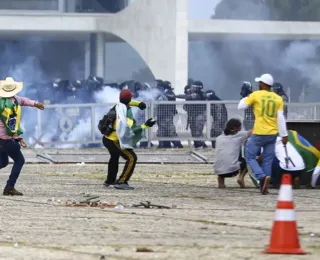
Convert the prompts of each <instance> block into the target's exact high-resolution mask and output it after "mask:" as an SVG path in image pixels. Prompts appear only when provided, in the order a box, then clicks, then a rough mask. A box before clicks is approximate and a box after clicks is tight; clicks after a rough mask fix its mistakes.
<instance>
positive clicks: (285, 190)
mask: <svg viewBox="0 0 320 260" xmlns="http://www.w3.org/2000/svg"><path fill="white" fill-rule="evenodd" d="M278 201H292V187H291V185H288V184H285V185H281V186H280V191H279V198H278Z"/></svg>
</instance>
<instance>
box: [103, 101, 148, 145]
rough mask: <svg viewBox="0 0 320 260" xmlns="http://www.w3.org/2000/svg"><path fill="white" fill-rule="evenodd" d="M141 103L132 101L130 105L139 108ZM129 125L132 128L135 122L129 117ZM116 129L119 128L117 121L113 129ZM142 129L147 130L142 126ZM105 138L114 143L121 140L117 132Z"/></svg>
mask: <svg viewBox="0 0 320 260" xmlns="http://www.w3.org/2000/svg"><path fill="white" fill-rule="evenodd" d="M140 103H141V101H136V100H131V101H130V103H129V105H130V106H134V107H137V106H139V104H140ZM127 123H128V125H129V126H130V127H132V126H133V123H134V122H133V120H132V119H131V118H128V117H127ZM116 127H117V120H115V121H114V123H113V129H116ZM141 127H142V129H146V126H145V125H141ZM105 137H106V138H108V139H110V140H112V141H118V140H119V138H118V136H117V133H116V131H113V132H111V134H109V135H108V136H106V135H105Z"/></svg>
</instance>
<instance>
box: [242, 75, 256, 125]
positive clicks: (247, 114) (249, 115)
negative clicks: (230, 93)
mask: <svg viewBox="0 0 320 260" xmlns="http://www.w3.org/2000/svg"><path fill="white" fill-rule="evenodd" d="M251 93H252V85H251V83H250V82H247V81H245V82H243V84H242V87H241V92H240V96H241V97H242V98H245V97H247V96H249V95H250V94H251ZM254 120H255V117H254V113H253V107H252V106H250V107H248V108H247V109H246V110H245V111H244V119H243V127H244V129H245V130H247V131H248V130H251V129H252V128H253V125H254Z"/></svg>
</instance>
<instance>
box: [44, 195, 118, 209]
mask: <svg viewBox="0 0 320 260" xmlns="http://www.w3.org/2000/svg"><path fill="white" fill-rule="evenodd" d="M81 195H82V196H83V198H81V199H79V200H75V199H68V200H65V201H63V200H60V199H55V198H51V199H48V202H52V203H53V205H61V206H62V205H63V206H67V207H96V208H116V207H118V206H119V205H120V206H121V207H122V208H123V206H122V205H121V204H119V203H117V202H109V201H100V199H99V196H96V195H91V194H85V193H82V194H81Z"/></svg>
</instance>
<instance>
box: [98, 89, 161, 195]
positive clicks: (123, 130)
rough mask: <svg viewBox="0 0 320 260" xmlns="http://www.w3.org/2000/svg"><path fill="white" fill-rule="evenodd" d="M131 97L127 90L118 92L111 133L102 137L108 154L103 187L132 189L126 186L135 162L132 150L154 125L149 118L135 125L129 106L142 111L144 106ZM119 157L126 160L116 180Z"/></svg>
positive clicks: (153, 121) (135, 157) (135, 158)
mask: <svg viewBox="0 0 320 260" xmlns="http://www.w3.org/2000/svg"><path fill="white" fill-rule="evenodd" d="M132 96H133V94H132V92H131V91H130V90H129V89H124V90H122V91H121V92H120V102H119V103H118V104H117V105H116V106H115V107H114V109H115V112H116V119H115V121H114V123H113V131H112V132H111V133H110V134H108V135H104V137H103V144H104V146H105V147H106V148H107V149H108V151H109V153H110V160H109V164H108V176H107V180H106V181H105V182H104V185H105V186H107V187H108V186H110V185H114V187H115V188H116V189H122V190H133V189H134V187H132V186H130V185H129V184H128V181H129V180H130V178H131V176H132V174H133V171H134V169H135V166H136V162H137V155H136V153H135V152H134V150H133V149H134V147H136V144H137V143H138V142H139V141H140V140H141V138H142V132H143V130H145V129H147V128H149V127H152V126H154V124H155V123H156V121H155V120H152V118H150V119H148V120H147V121H146V122H145V123H144V124H142V125H137V124H136V121H135V119H134V118H133V114H132V110H131V107H130V105H131V104H132V105H135V106H138V107H140V108H141V109H144V108H145V105H144V103H143V102H136V101H132V100H131V99H132ZM136 103H137V104H136ZM141 104H142V106H141ZM142 107H143V108H142ZM120 156H121V157H122V158H123V159H125V160H126V164H125V166H124V169H123V171H122V174H121V176H120V177H119V179H118V180H116V179H117V174H118V170H119V159H120Z"/></svg>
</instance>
